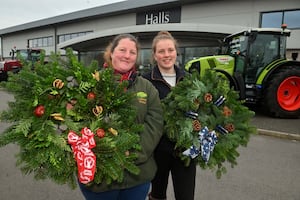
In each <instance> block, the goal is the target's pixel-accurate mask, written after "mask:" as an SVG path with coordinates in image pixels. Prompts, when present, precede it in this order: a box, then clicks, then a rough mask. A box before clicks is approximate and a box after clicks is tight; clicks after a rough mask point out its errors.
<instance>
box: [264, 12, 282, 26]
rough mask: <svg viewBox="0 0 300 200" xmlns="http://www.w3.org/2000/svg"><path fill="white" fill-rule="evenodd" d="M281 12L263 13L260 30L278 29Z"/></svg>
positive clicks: (280, 21) (280, 22)
mask: <svg viewBox="0 0 300 200" xmlns="http://www.w3.org/2000/svg"><path fill="white" fill-rule="evenodd" d="M282 17H283V13H282V12H272V13H263V14H262V19H261V27H262V28H280V27H281V24H282Z"/></svg>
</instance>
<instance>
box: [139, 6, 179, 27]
mask: <svg viewBox="0 0 300 200" xmlns="http://www.w3.org/2000/svg"><path fill="white" fill-rule="evenodd" d="M180 20H181V8H180V7H176V8H169V9H164V10H155V11H148V12H140V13H137V15H136V25H142V24H143V25H147V24H168V23H180Z"/></svg>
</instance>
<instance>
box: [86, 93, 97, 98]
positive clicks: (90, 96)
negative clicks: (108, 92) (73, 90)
mask: <svg viewBox="0 0 300 200" xmlns="http://www.w3.org/2000/svg"><path fill="white" fill-rule="evenodd" d="M95 98H96V94H95V93H94V92H89V93H88V94H87V99H89V100H93V99H95Z"/></svg>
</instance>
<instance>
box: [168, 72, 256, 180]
mask: <svg viewBox="0 0 300 200" xmlns="http://www.w3.org/2000/svg"><path fill="white" fill-rule="evenodd" d="M221 96H223V97H225V98H226V100H225V101H224V102H223V103H222V104H220V105H217V104H215V102H216V100H217V99H218V98H220V97H221ZM163 108H164V119H165V122H166V125H165V129H166V133H167V136H168V137H169V138H170V140H172V141H174V142H175V143H176V148H177V149H178V150H179V151H181V152H183V151H185V150H187V149H189V148H190V147H191V146H195V147H197V148H199V149H200V147H201V144H200V141H199V135H198V132H199V130H195V127H193V126H194V125H193V124H192V123H193V122H194V121H195V120H196V121H197V123H198V126H200V127H202V128H203V127H207V128H208V129H209V130H210V131H215V132H217V135H218V142H217V144H216V146H215V148H214V150H213V152H212V154H211V155H210V159H209V161H208V162H207V161H204V160H203V159H202V158H201V156H200V155H199V156H197V157H196V158H194V159H195V161H196V163H197V164H199V166H200V167H201V168H203V169H207V168H209V169H212V170H216V175H217V177H218V178H220V177H221V175H222V174H223V173H225V172H226V168H225V166H224V163H225V162H229V163H230V164H231V166H232V167H233V166H235V165H237V161H236V159H237V157H238V156H239V153H238V151H237V148H238V147H239V146H246V145H247V143H248V141H249V138H250V135H251V134H254V133H256V128H255V127H253V126H251V125H250V120H251V118H252V117H253V116H254V112H253V111H250V110H249V109H248V108H247V107H246V106H244V105H243V103H242V102H241V101H240V100H239V98H238V93H237V92H236V91H234V90H233V89H231V88H230V87H229V83H228V81H227V80H226V79H225V78H224V77H222V76H220V75H219V74H217V72H215V71H212V70H208V71H206V73H205V75H204V76H203V77H200V76H199V74H198V73H197V72H195V73H193V74H190V75H188V76H187V77H185V78H184V80H183V81H181V82H179V83H178V84H177V85H176V86H175V87H174V88H172V90H171V92H170V93H169V95H168V96H167V97H166V98H165V99H164V100H163ZM189 111H192V112H193V113H197V117H195V118H194V119H192V118H190V117H188V116H186V113H187V112H189ZM218 125H219V126H222V127H223V128H224V129H226V128H227V129H229V130H227V131H228V133H226V134H224V133H221V132H220V131H219V130H218V129H217V128H216V127H217V126H218ZM180 157H181V159H182V160H183V161H184V162H185V164H186V165H189V163H190V161H191V159H192V158H191V157H189V156H186V155H183V154H180Z"/></svg>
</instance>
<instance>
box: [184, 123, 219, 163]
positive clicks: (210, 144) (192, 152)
mask: <svg viewBox="0 0 300 200" xmlns="http://www.w3.org/2000/svg"><path fill="white" fill-rule="evenodd" d="M198 135H199V138H198V139H199V142H200V148H198V147H196V146H195V145H192V146H191V147H190V148H189V149H187V150H185V151H184V152H183V155H186V156H190V157H191V158H192V159H194V158H196V157H197V156H198V155H199V154H201V157H202V159H203V160H204V161H205V162H206V163H207V162H208V161H209V157H210V154H211V153H212V152H213V150H214V148H215V145H216V144H217V142H218V137H217V134H216V132H215V131H209V130H208V128H207V127H204V128H202V129H201V130H200V131H199V133H198Z"/></svg>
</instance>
